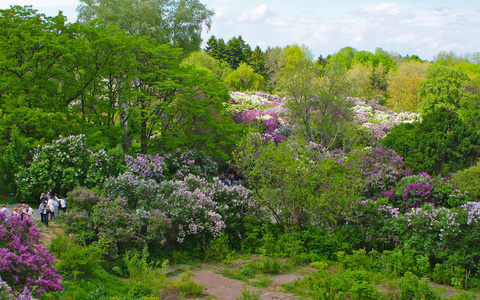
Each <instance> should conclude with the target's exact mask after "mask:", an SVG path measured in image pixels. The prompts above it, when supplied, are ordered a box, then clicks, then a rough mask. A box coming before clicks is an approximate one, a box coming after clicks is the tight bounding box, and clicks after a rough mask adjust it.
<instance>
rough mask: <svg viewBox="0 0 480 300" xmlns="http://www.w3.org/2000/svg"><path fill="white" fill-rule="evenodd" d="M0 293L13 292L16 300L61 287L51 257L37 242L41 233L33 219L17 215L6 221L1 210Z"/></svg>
mask: <svg viewBox="0 0 480 300" xmlns="http://www.w3.org/2000/svg"><path fill="white" fill-rule="evenodd" d="M0 273H1V274H2V278H1V280H0V286H1V289H0V295H2V294H1V293H3V291H4V292H5V293H7V294H8V293H12V294H14V295H16V297H23V298H17V299H29V297H30V293H31V292H32V291H34V292H35V294H36V296H37V297H39V296H40V295H41V294H43V293H45V292H52V291H58V290H61V289H62V284H61V282H60V278H61V276H60V275H58V274H57V273H56V269H55V267H54V258H53V256H52V255H51V254H50V252H48V250H47V249H46V248H45V247H43V246H41V245H40V233H39V232H38V231H37V229H36V228H35V227H34V226H33V222H32V221H30V220H29V219H27V218H25V219H24V220H21V218H20V216H18V215H10V216H9V218H8V220H6V219H5V215H4V214H3V213H2V212H0Z"/></svg>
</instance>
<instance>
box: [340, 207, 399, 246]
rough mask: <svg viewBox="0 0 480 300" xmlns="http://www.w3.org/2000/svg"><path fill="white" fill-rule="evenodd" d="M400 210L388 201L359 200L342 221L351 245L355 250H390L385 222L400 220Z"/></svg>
mask: <svg viewBox="0 0 480 300" xmlns="http://www.w3.org/2000/svg"><path fill="white" fill-rule="evenodd" d="M398 215H399V209H398V208H395V207H392V206H391V205H389V203H388V201H387V200H386V199H377V200H357V201H355V202H353V203H352V205H351V210H349V211H346V212H345V214H344V216H342V220H343V221H344V222H345V225H346V226H345V231H346V232H348V237H349V241H350V243H352V244H353V245H354V247H355V248H367V249H377V250H378V249H380V250H381V249H388V248H389V247H391V241H390V240H389V233H388V231H387V230H386V229H387V228H385V222H386V221H387V220H389V219H391V218H398Z"/></svg>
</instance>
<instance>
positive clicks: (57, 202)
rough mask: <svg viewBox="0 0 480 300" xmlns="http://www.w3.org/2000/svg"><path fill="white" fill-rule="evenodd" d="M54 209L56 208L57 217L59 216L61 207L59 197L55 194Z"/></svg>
mask: <svg viewBox="0 0 480 300" xmlns="http://www.w3.org/2000/svg"><path fill="white" fill-rule="evenodd" d="M52 199H53V207H54V208H55V215H57V216H58V213H59V210H60V209H59V207H60V203H59V201H58V197H57V194H54V195H53V197H52Z"/></svg>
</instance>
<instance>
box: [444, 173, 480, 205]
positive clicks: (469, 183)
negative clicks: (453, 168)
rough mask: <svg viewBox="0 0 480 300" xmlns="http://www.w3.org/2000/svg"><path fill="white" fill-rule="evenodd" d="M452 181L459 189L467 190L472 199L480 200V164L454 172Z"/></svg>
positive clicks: (469, 197) (468, 196)
mask: <svg viewBox="0 0 480 300" xmlns="http://www.w3.org/2000/svg"><path fill="white" fill-rule="evenodd" d="M451 182H452V183H453V184H455V185H456V186H457V188H458V189H459V190H461V191H465V192H467V198H468V199H469V200H470V201H477V202H478V201H480V165H476V166H473V167H470V168H467V169H465V170H463V171H460V172H458V173H455V174H453V177H452V179H451Z"/></svg>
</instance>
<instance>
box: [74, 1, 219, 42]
mask: <svg viewBox="0 0 480 300" xmlns="http://www.w3.org/2000/svg"><path fill="white" fill-rule="evenodd" d="M78 11H79V15H78V19H79V21H81V22H85V23H92V24H95V22H98V21H100V23H101V24H102V25H104V26H112V25H116V26H118V27H119V28H121V29H123V30H125V31H127V32H128V33H129V34H131V35H142V36H148V37H152V38H154V39H156V40H157V41H158V42H159V43H162V44H163V43H169V42H170V43H171V44H173V45H175V46H177V47H181V48H183V49H185V50H188V51H195V50H199V48H200V43H201V41H202V39H201V33H202V29H203V27H204V26H207V28H209V27H210V24H211V17H212V16H213V11H212V10H208V9H207V8H206V6H205V5H204V4H202V3H200V2H199V1H197V0H189V1H168V2H165V1H158V0H156V1H151V2H142V1H138V0H129V1H118V0H101V1H96V2H91V1H87V0H82V1H81V3H80V6H79V9H78Z"/></svg>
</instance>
